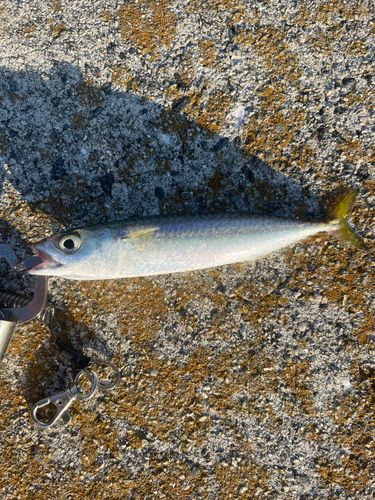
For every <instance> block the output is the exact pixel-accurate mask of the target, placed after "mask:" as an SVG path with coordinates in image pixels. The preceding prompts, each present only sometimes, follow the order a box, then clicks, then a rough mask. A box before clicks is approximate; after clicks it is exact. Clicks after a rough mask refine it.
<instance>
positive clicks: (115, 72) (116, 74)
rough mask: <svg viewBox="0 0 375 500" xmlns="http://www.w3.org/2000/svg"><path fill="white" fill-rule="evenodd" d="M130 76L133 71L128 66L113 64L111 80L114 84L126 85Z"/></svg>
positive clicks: (130, 78) (131, 76)
mask: <svg viewBox="0 0 375 500" xmlns="http://www.w3.org/2000/svg"><path fill="white" fill-rule="evenodd" d="M132 78H133V73H132V72H131V70H130V69H129V68H127V67H124V66H114V67H113V68H112V80H113V83H114V84H116V85H121V86H123V87H126V86H127V85H128V83H129V82H130V81H131V80H132Z"/></svg>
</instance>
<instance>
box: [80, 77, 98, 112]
mask: <svg viewBox="0 0 375 500" xmlns="http://www.w3.org/2000/svg"><path fill="white" fill-rule="evenodd" d="M77 96H78V99H79V101H80V103H81V104H82V106H84V107H88V108H94V107H96V106H99V105H100V104H101V102H102V100H103V98H102V96H101V93H100V88H99V87H97V86H96V85H95V82H93V81H92V80H85V81H84V82H82V83H80V84H79V85H78V86H77Z"/></svg>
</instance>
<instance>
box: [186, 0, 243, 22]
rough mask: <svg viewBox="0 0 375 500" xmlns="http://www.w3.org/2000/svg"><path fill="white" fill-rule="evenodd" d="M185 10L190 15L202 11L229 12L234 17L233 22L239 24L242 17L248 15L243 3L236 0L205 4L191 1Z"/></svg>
mask: <svg viewBox="0 0 375 500" xmlns="http://www.w3.org/2000/svg"><path fill="white" fill-rule="evenodd" d="M184 9H185V10H186V12H187V13H188V14H195V13H197V12H202V11H207V10H211V11H215V12H222V11H227V12H228V13H230V14H231V15H232V16H233V17H232V18H231V20H232V21H233V22H238V21H239V20H240V19H241V17H242V16H244V15H245V14H246V9H245V7H244V6H243V5H242V3H241V2H239V1H236V0H208V1H206V2H204V3H202V2H200V1H199V0H190V1H189V2H187V3H186V4H185V5H184Z"/></svg>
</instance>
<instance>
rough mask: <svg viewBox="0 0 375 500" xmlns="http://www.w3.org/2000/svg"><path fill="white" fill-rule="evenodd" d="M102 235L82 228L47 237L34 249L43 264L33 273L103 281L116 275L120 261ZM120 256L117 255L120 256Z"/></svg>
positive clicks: (35, 268)
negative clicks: (115, 258) (115, 268)
mask: <svg viewBox="0 0 375 500" xmlns="http://www.w3.org/2000/svg"><path fill="white" fill-rule="evenodd" d="M108 236H110V235H107V234H102V232H99V233H98V232H97V231H90V230H87V229H78V230H71V231H64V232H61V233H57V234H55V235H53V236H50V237H48V238H45V239H43V240H41V241H39V242H38V243H36V244H35V245H34V246H33V249H34V252H35V253H36V255H38V256H39V257H40V258H41V259H43V262H42V263H41V264H39V265H37V266H35V267H33V268H32V269H30V270H29V273H30V274H33V275H36V276H59V277H61V278H70V279H90V280H93V279H103V278H108V277H110V276H111V274H113V273H114V272H115V270H114V267H115V266H116V262H114V259H113V258H112V259H111V258H110V256H111V254H112V257H115V256H114V255H113V252H111V248H108ZM116 257H117V255H116Z"/></svg>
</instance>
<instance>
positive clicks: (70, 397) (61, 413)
mask: <svg viewBox="0 0 375 500" xmlns="http://www.w3.org/2000/svg"><path fill="white" fill-rule="evenodd" d="M83 375H86V376H87V378H88V379H89V381H90V383H91V387H90V388H89V390H88V391H87V392H86V393H85V392H83V390H82V388H81V386H80V385H79V381H80V379H81V377H82V376H83ZM97 388H98V377H97V375H96V373H95V372H94V371H93V370H89V369H84V370H82V371H80V372H79V373H78V375H77V376H76V378H75V379H74V383H73V385H72V386H71V387H70V388H69V389H68V390H67V391H63V392H59V393H57V394H55V395H54V396H50V397H48V398H46V399H42V400H41V401H38V402H37V403H36V404H35V405H34V407H33V410H32V418H33V420H34V422H35V423H36V424H37V425H39V427H43V428H46V427H51V425H53V424H55V423H56V422H57V420H59V418H61V420H62V421H63V422H64V423H65V424H67V423H69V422H70V420H71V417H70V415H69V413H68V408H69V406H70V405H71V404H72V403H73V401H75V400H76V399H78V400H79V401H87V400H88V399H90V398H91V397H92V396H93V395H94V393H95V392H96V390H97ZM48 405H51V406H52V408H53V406H55V414H54V415H53V417H52V418H51V419H50V420H47V421H43V420H40V418H39V417H38V415H37V414H38V412H39V410H40V409H41V408H43V407H47V406H48Z"/></svg>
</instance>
